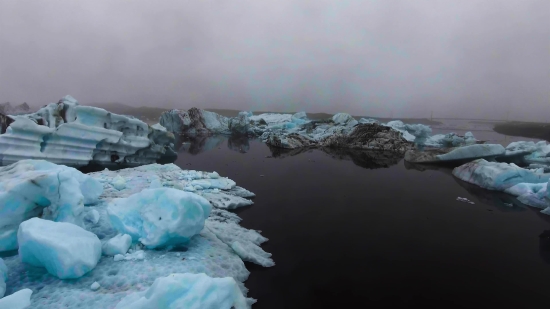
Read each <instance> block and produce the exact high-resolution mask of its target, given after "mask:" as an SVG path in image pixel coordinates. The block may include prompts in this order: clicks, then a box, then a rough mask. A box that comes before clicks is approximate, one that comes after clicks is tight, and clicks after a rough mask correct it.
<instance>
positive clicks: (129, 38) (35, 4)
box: [0, 0, 550, 121]
mask: <svg viewBox="0 0 550 309" xmlns="http://www.w3.org/2000/svg"><path fill="white" fill-rule="evenodd" d="M65 94H71V95H73V96H74V97H75V98H76V99H78V100H79V101H80V102H81V103H83V104H87V103H91V102H121V103H125V104H128V105H135V106H141V105H153V106H166V107H174V108H184V109H186V108H189V107H192V106H198V107H218V108H223V107H225V108H235V109H252V110H265V109H269V110H278V111H283V110H306V111H309V112H323V111H324V112H330V113H333V112H338V111H344V112H349V113H352V114H362V115H372V116H389V115H391V114H392V113H393V116H395V117H405V116H411V117H427V116H429V115H430V111H432V110H433V111H434V114H435V115H436V116H464V117H490V118H504V117H506V113H507V112H510V116H511V117H513V118H516V119H525V120H545V121H549V119H550V1H549V0H507V1H500V0H414V1H409V0H380V1H375V0H262V1H259V0H215V1H214V0H204V1H200V0H162V1H152V0H148V1H135V0H134V1H118V0H105V1H103V0H101V1H100V0H94V1H91V0H89V1H84V0H79V1H74V0H63V1H61V0H47V1H44V0H34V1H29V0H0V102H5V101H10V102H12V103H21V102H23V101H26V102H28V103H30V104H32V105H43V104H46V103H49V102H54V101H57V100H58V99H59V98H61V97H62V96H64V95H65Z"/></svg>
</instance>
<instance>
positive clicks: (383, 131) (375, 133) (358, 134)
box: [319, 123, 411, 153]
mask: <svg viewBox="0 0 550 309" xmlns="http://www.w3.org/2000/svg"><path fill="white" fill-rule="evenodd" d="M319 144H320V145H321V146H322V147H327V148H349V149H365V150H386V151H392V152H399V153H404V152H405V151H406V150H407V149H410V147H411V144H410V143H409V142H407V140H406V139H405V138H403V136H402V134H401V133H400V132H399V131H396V130H393V129H391V128H390V127H387V126H384V125H378V124H376V123H372V124H357V125H355V126H354V128H353V129H352V130H351V132H350V133H349V134H345V133H340V134H333V135H330V136H328V137H326V138H324V139H323V140H321V141H320V143H319Z"/></svg>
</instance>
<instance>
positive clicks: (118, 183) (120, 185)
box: [111, 175, 126, 190]
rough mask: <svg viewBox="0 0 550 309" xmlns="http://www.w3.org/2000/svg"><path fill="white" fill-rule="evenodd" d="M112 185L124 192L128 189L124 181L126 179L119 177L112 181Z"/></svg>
mask: <svg viewBox="0 0 550 309" xmlns="http://www.w3.org/2000/svg"><path fill="white" fill-rule="evenodd" d="M111 185H113V188H115V189H117V190H122V189H124V188H126V180H125V179H124V177H122V176H120V175H118V176H116V177H115V178H113V180H112V181H111Z"/></svg>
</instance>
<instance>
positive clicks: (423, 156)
mask: <svg viewBox="0 0 550 309" xmlns="http://www.w3.org/2000/svg"><path fill="white" fill-rule="evenodd" d="M505 152H506V150H505V149H504V147H503V146H502V145H500V144H475V145H469V146H462V147H457V148H445V149H438V148H436V149H429V150H413V149H411V150H408V151H407V152H406V153H405V161H407V162H411V163H441V162H460V161H467V160H475V159H481V158H485V159H491V158H495V157H499V156H502V155H504V153H505Z"/></svg>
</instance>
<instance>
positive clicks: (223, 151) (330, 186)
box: [175, 131, 550, 309]
mask: <svg viewBox="0 0 550 309" xmlns="http://www.w3.org/2000/svg"><path fill="white" fill-rule="evenodd" d="M447 132H448V131H447ZM474 134H476V133H475V132H474ZM476 136H478V134H476ZM501 137H502V136H500V137H499V136H495V135H493V136H492V138H493V140H495V141H496V140H499V139H501ZM506 139H507V140H506V142H509V141H510V140H509V139H508V138H506ZM519 139H520V140H522V139H523V138H519ZM268 156H273V157H272V158H268ZM175 163H176V164H177V165H178V166H180V167H182V168H184V169H196V170H204V171H217V172H218V173H219V174H220V175H223V176H228V177H229V178H231V179H233V180H235V181H236V182H237V184H238V185H240V186H242V187H244V188H246V189H249V190H251V191H252V192H254V193H256V195H257V196H256V198H255V199H254V202H255V204H254V205H253V206H251V207H247V208H244V209H239V210H237V213H238V214H239V216H241V217H242V218H243V219H244V220H243V222H242V223H241V225H243V226H245V227H247V228H252V229H257V230H261V231H262V234H263V235H264V236H266V237H268V238H269V239H270V240H269V241H268V242H267V243H265V244H264V245H263V246H262V247H263V248H264V250H266V251H267V252H271V253H272V254H273V258H274V260H275V263H276V266H274V267H272V268H262V267H257V266H255V265H252V264H248V265H247V266H248V268H249V269H250V270H251V275H250V278H249V279H248V281H247V282H245V284H246V286H247V287H248V288H249V289H250V292H249V296H250V297H254V298H256V299H258V303H256V304H255V305H254V306H253V308H256V309H267V308H367V307H369V308H390V307H392V308H408V307H411V306H413V305H416V306H422V307H424V308H426V307H428V308H431V307H438V308H487V307H497V306H498V307H504V308H548V306H550V264H549V263H550V244H549V243H547V241H545V240H544V239H542V238H539V235H540V234H541V233H543V232H544V231H545V230H550V225H549V222H550V216H545V215H541V214H539V213H538V210H536V209H533V208H528V207H523V206H522V205H520V204H519V202H517V201H516V200H515V199H514V198H512V197H511V196H508V195H506V194H501V193H496V192H490V191H486V190H482V189H479V188H477V187H475V186H471V185H468V184H466V183H464V182H461V181H459V180H456V179H455V178H454V177H453V176H452V175H451V170H450V169H446V168H440V169H433V168H428V169H426V168H422V167H418V166H416V167H415V166H411V165H408V164H405V163H404V162H403V160H401V159H400V158H396V157H392V156H391V155H388V154H384V155H380V154H376V153H364V152H363V153H362V152H346V151H341V152H338V153H325V152H323V151H320V150H312V151H306V152H302V153H296V152H295V153H292V152H291V153H288V152H281V151H275V152H272V150H270V148H269V147H268V146H266V145H265V144H263V143H261V142H260V141H258V140H247V139H227V138H223V137H215V138H209V139H200V140H195V141H194V143H186V144H183V146H181V148H180V152H179V157H178V159H177V161H176V162H175ZM261 175H263V176H261ZM459 196H460V197H466V198H468V199H470V200H472V201H474V202H475V204H474V205H471V204H467V203H463V202H458V201H456V198H457V197H459ZM510 203H511V204H513V205H514V206H513V207H510V206H507V204H510Z"/></svg>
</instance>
